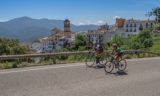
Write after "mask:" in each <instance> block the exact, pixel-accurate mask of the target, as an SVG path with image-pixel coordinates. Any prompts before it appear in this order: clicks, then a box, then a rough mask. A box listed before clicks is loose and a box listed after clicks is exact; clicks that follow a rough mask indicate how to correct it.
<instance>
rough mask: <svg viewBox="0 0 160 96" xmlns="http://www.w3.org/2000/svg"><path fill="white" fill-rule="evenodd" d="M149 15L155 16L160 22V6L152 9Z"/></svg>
mask: <svg viewBox="0 0 160 96" xmlns="http://www.w3.org/2000/svg"><path fill="white" fill-rule="evenodd" d="M148 16H155V17H156V18H155V19H156V21H157V22H159V23H160V7H157V8H154V9H152V11H151V12H149V14H148Z"/></svg>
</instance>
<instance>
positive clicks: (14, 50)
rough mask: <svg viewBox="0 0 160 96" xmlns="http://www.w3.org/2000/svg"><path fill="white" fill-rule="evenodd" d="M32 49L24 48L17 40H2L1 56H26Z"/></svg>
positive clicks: (0, 46)
mask: <svg viewBox="0 0 160 96" xmlns="http://www.w3.org/2000/svg"><path fill="white" fill-rule="evenodd" d="M29 51H30V49H29V48H28V47H27V46H22V45H20V44H19V41H18V40H16V39H7V38H0V55H4V54H5V55H11V54H25V53H28V52H29Z"/></svg>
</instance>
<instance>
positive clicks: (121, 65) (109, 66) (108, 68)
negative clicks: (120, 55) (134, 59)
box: [104, 56, 127, 73]
mask: <svg viewBox="0 0 160 96" xmlns="http://www.w3.org/2000/svg"><path fill="white" fill-rule="evenodd" d="M111 57H112V58H113V60H110V61H109V62H106V63H105V65H104V70H105V72H106V73H111V72H112V71H113V69H114V68H116V69H118V70H119V71H125V70H126V68H127V61H126V60H125V59H121V60H119V61H118V62H117V61H116V60H115V58H114V57H113V56H111Z"/></svg>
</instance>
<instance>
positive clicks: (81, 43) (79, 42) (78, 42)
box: [75, 35, 87, 50]
mask: <svg viewBox="0 0 160 96" xmlns="http://www.w3.org/2000/svg"><path fill="white" fill-rule="evenodd" d="M86 43H87V37H86V36H84V35H77V36H76V38H75V49H76V50H78V49H79V48H80V50H82V49H85V48H86V45H87V44H86ZM82 47H85V48H82Z"/></svg>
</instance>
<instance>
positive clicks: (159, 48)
mask: <svg viewBox="0 0 160 96" xmlns="http://www.w3.org/2000/svg"><path fill="white" fill-rule="evenodd" d="M153 40H154V45H153V46H152V47H151V48H150V51H151V52H156V53H160V37H159V36H158V37H154V38H153Z"/></svg>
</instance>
